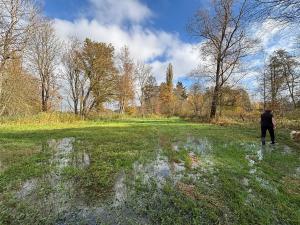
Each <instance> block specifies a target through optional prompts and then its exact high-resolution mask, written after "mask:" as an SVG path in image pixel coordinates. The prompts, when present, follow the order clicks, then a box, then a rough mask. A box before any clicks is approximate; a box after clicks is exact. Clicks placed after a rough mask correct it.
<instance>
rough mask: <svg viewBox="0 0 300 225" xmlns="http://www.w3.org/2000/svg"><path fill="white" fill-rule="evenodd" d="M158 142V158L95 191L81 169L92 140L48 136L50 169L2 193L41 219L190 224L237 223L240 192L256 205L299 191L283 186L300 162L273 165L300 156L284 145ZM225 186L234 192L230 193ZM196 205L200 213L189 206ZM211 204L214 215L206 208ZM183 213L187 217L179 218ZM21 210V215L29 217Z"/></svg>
mask: <svg viewBox="0 0 300 225" xmlns="http://www.w3.org/2000/svg"><path fill="white" fill-rule="evenodd" d="M157 142H158V143H157V145H156V146H155V150H154V151H153V154H151V157H149V158H144V157H141V158H140V159H138V160H136V161H134V163H132V165H131V167H130V169H126V170H125V169H120V170H119V171H117V172H116V173H115V174H114V175H113V184H112V185H111V188H109V189H108V190H105V191H103V192H104V194H102V193H97V194H96V195H94V194H95V193H89V192H101V189H99V190H97V189H96V190H95V189H86V186H87V187H90V186H88V185H87V184H85V185H86V186H85V185H81V184H80V182H77V181H78V180H77V179H81V178H80V174H81V171H87V170H89V169H91V168H92V167H93V165H94V164H95V163H96V162H95V159H94V158H93V154H91V150H90V146H89V144H88V143H84V142H83V141H82V139H79V140H77V139H76V138H75V137H65V138H62V139H49V140H47V141H45V142H44V143H43V144H42V145H41V146H40V151H41V152H44V153H46V154H48V155H49V157H48V158H47V160H46V161H44V162H43V163H44V164H45V165H46V164H47V166H50V171H49V172H48V173H45V174H43V175H42V176H39V177H34V178H30V179H27V180H25V181H22V182H20V183H19V184H18V185H17V188H15V189H11V190H9V191H8V190H6V193H2V194H1V195H0V197H1V198H2V199H4V198H9V199H10V201H11V204H10V203H8V205H9V206H10V208H6V209H5V210H6V211H7V214H13V213H18V211H17V209H15V208H14V205H17V206H18V207H19V208H22V207H25V208H26V207H27V209H26V210H25V212H26V215H23V217H24V218H26V217H28V216H30V213H32V216H34V217H37V219H36V221H43V219H41V218H45V220H44V221H45V223H51V224H57V225H63V224H158V223H161V224H172V219H173V221H174V224H181V223H182V221H184V220H185V221H186V224H201V223H202V222H201V221H200V220H199V219H201V218H202V219H203V220H204V221H210V222H211V221H214V222H216V223H222V224H235V223H236V221H238V220H236V221H235V215H234V214H235V210H236V209H234V208H233V207H234V205H233V203H232V204H231V201H236V200H235V198H236V199H238V201H239V203H238V204H242V205H243V206H245V207H249V209H252V208H253V207H259V206H262V205H263V201H264V199H266V198H268V197H267V196H272V198H273V197H274V198H277V196H280V195H282V194H283V193H284V192H285V191H291V192H294V193H293V194H294V195H298V194H299V192H298V191H299V187H298V188H297V187H294V186H292V187H289V188H288V189H289V190H283V189H284V188H283V186H284V184H282V182H284V179H289V180H291V179H292V181H293V182H296V185H297V184H299V179H300V165H297V164H294V165H292V166H290V167H289V169H288V170H287V171H281V172H282V174H280V177H281V178H280V179H279V178H278V179H276V177H277V175H278V174H275V175H273V174H272V173H276V172H278V171H277V169H276V168H272V169H270V168H268V167H270V166H271V164H270V163H272V162H273V160H275V161H274V162H276V163H277V161H276V160H278V158H279V159H280V157H281V158H282V159H285V157H298V159H299V152H297V151H296V150H295V149H293V148H291V147H289V146H287V145H285V144H278V145H275V146H271V145H270V146H269V145H267V146H264V147H263V146H261V145H260V144H258V143H256V142H240V141H236V142H225V143H224V142H222V143H215V142H214V140H213V139H211V138H207V137H201V136H200V137H199V136H194V135H189V134H187V135H186V136H185V137H183V138H180V139H176V138H168V139H165V138H164V137H160V138H159V140H158V141H157ZM84 146H89V148H85V147H84ZM120 148H122V147H120ZM222 154H223V155H224V157H222ZM235 154H237V155H236V156H235ZM232 155H233V156H232ZM230 157H231V158H230ZM231 160H232V161H231ZM265 161H266V162H268V164H265ZM235 163H236V164H235ZM276 163H275V164H276ZM278 165H279V164H278ZM0 166H1V168H2V170H3V171H5V168H6V167H8V166H7V165H5V164H4V163H3V162H2V161H1V160H0ZM74 170H75V171H76V173H74V172H73V171H74ZM238 170H240V171H238ZM270 173H271V175H270ZM78 174H79V175H78ZM77 176H78V177H77ZM100 176H101V174H100ZM227 176H228V177H227ZM226 182H229V184H227V183H226ZM227 188H228V189H230V188H235V189H236V190H226V189H227ZM223 191H224V193H234V194H233V196H231V197H229V196H226V195H225V194H224V193H223ZM226 191H227V192H226ZM234 195H235V197H234ZM8 196H9V197H8ZM95 196H97V197H95ZM1 198H0V200H1ZM230 198H233V199H230ZM295 201H296V200H295ZM229 202H230V203H229ZM258 202H259V204H258ZM293 204H294V203H293ZM296 204H298V203H297V201H296ZM243 206H241V207H243ZM268 207H269V206H268ZM191 209H195V211H193V212H190V210H191ZM199 209H202V211H198V210H199ZM164 210H166V211H168V210H170V212H164ZM172 210H173V211H172ZM185 210H186V211H185ZM209 210H211V211H212V212H211V214H209V213H208V214H206V213H204V214H203V212H206V211H209ZM22 211H23V210H22ZM176 212H179V215H180V216H181V218H177V219H175V218H172V215H173V213H175V214H176ZM163 213H165V214H168V213H169V214H168V215H169V217H166V218H164V215H163ZM19 216H20V218H19V220H18V221H22V215H19ZM275 217H276V216H275ZM275 217H274V218H275ZM276 218H277V217H276ZM278 218H280V216H279V217H278ZM270 221H271V220H270ZM272 221H274V220H273V219H272ZM244 222H245V221H244ZM203 223H204V222H203ZM245 223H247V221H246V222H245ZM284 224H293V222H290V223H289V222H287V223H284Z"/></svg>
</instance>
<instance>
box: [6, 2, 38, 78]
mask: <svg viewBox="0 0 300 225" xmlns="http://www.w3.org/2000/svg"><path fill="white" fill-rule="evenodd" d="M37 15H38V10H37V7H36V5H35V4H34V2H33V1H31V0H0V73H1V71H2V70H3V68H4V66H5V63H6V61H7V60H9V59H11V58H13V57H14V56H17V55H18V53H20V52H22V51H23V50H24V48H25V47H26V45H27V43H28V40H29V38H30V37H31V35H32V32H33V31H34V29H35V28H36V25H37V23H36V19H37Z"/></svg>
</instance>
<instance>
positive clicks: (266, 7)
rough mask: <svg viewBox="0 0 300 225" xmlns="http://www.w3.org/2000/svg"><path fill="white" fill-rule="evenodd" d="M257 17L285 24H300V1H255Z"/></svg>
mask: <svg viewBox="0 0 300 225" xmlns="http://www.w3.org/2000/svg"><path fill="white" fill-rule="evenodd" d="M254 4H255V7H256V8H257V9H258V10H257V13H256V15H259V16H260V17H262V18H272V19H275V20H278V21H280V22H284V23H296V24H298V23H299V22H300V0H255V2H254Z"/></svg>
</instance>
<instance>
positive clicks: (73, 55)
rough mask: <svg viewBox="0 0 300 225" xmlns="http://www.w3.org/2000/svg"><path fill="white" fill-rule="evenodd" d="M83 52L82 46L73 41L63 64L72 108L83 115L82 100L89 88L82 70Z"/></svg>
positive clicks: (65, 54)
mask: <svg viewBox="0 0 300 225" xmlns="http://www.w3.org/2000/svg"><path fill="white" fill-rule="evenodd" d="M80 51H81V44H80V42H79V41H78V40H76V39H74V38H73V39H72V40H71V41H70V43H69V46H68V47H67V49H66V51H65V53H64V55H63V59H62V63H63V77H64V79H65V80H66V81H67V84H68V86H67V90H68V95H69V97H70V98H71V101H72V103H71V108H72V109H73V111H74V113H75V114H76V115H77V114H79V113H80V114H81V113H82V111H83V110H82V108H81V106H82V102H81V101H82V99H83V98H84V96H83V94H84V90H86V89H87V88H86V87H87V83H88V82H87V78H86V77H85V76H84V74H83V72H82V70H81V68H80V58H79V54H80Z"/></svg>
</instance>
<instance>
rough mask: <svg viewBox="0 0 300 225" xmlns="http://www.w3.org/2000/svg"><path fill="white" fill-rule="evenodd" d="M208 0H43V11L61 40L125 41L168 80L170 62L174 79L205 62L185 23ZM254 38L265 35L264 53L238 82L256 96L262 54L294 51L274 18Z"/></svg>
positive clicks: (258, 25)
mask: <svg viewBox="0 0 300 225" xmlns="http://www.w3.org/2000/svg"><path fill="white" fill-rule="evenodd" d="M209 2H210V0H44V13H45V14H46V15H47V16H48V17H50V18H51V19H53V20H54V26H55V29H56V32H57V35H58V36H59V37H60V38H61V39H62V40H67V39H68V38H69V37H71V36H75V37H77V38H79V39H81V40H84V39H85V38H86V37H89V38H91V39H92V40H94V41H101V42H108V43H112V44H113V45H114V46H115V47H116V49H117V51H118V50H119V49H121V48H122V47H123V46H124V45H127V46H128V47H129V49H130V51H131V54H132V57H133V58H134V60H138V61H143V62H146V63H149V64H150V65H151V66H152V67H153V73H154V76H155V77H156V79H157V81H158V82H162V81H164V79H165V71H166V68H167V65H168V64H169V63H172V64H173V66H174V77H175V82H177V81H184V82H187V79H186V76H188V74H190V72H191V71H192V70H193V69H195V68H196V67H197V65H198V64H199V62H200V61H201V58H200V55H199V50H198V48H197V47H198V46H199V44H201V40H197V39H195V38H192V37H191V36H190V35H189V34H188V33H187V31H186V25H187V23H188V21H189V19H190V18H191V17H192V15H193V14H194V13H195V12H196V11H197V9H199V8H205V7H208V6H209ZM249 31H250V34H251V36H253V38H261V40H262V41H261V46H262V47H263V49H264V52H265V53H262V52H258V54H257V55H256V56H252V57H249V58H247V64H248V66H249V68H251V69H250V70H249V72H248V76H246V77H245V79H244V80H243V81H242V82H241V84H240V85H242V86H243V87H245V88H246V89H247V90H251V91H252V92H254V94H255V87H256V85H257V82H256V76H257V75H258V73H259V68H261V67H262V65H263V62H264V58H265V57H267V56H268V55H269V54H271V53H272V52H273V51H274V50H276V49H278V48H285V49H287V50H288V51H292V49H293V43H294V41H293V38H294V37H293V36H292V35H290V34H291V33H295V32H290V30H288V29H286V30H285V31H283V32H282V28H281V27H280V26H279V25H278V24H276V23H275V22H274V21H270V20H268V21H262V22H259V23H256V24H253V25H252V26H251V27H250V28H249Z"/></svg>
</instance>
